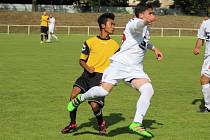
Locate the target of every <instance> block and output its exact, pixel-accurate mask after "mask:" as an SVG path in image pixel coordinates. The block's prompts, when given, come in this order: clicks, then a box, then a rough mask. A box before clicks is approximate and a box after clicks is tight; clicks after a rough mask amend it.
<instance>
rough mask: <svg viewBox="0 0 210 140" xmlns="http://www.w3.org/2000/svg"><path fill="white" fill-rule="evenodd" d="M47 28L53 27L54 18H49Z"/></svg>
mask: <svg viewBox="0 0 210 140" xmlns="http://www.w3.org/2000/svg"><path fill="white" fill-rule="evenodd" d="M49 26H53V27H54V26H55V18H54V17H50V19H49Z"/></svg>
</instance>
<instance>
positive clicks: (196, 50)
mask: <svg viewBox="0 0 210 140" xmlns="http://www.w3.org/2000/svg"><path fill="white" fill-rule="evenodd" d="M202 45H203V40H202V39H200V38H198V39H197V41H196V43H195V48H194V49H193V53H194V54H195V55H198V54H199V53H200V49H201V46H202Z"/></svg>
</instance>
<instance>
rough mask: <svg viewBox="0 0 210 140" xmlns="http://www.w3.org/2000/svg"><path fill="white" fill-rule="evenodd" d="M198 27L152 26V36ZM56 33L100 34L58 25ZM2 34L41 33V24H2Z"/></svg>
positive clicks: (176, 34) (178, 34) (86, 28)
mask: <svg viewBox="0 0 210 140" xmlns="http://www.w3.org/2000/svg"><path fill="white" fill-rule="evenodd" d="M124 28H125V27H115V33H114V35H122V33H123V30H124ZM197 30H198V29H192V28H151V35H152V36H161V37H165V36H172V37H183V36H196V34H197ZM55 32H56V34H66V35H73V34H84V35H88V36H90V35H96V34H98V26H56V28H55ZM0 33H1V34H8V35H9V34H13V33H26V34H28V35H30V34H37V33H40V26H39V25H0Z"/></svg>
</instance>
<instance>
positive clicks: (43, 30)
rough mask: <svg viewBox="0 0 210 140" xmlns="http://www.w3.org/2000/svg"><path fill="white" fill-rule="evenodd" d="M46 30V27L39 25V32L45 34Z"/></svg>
mask: <svg viewBox="0 0 210 140" xmlns="http://www.w3.org/2000/svg"><path fill="white" fill-rule="evenodd" d="M47 32H48V27H45V26H41V33H44V34H46V35H47Z"/></svg>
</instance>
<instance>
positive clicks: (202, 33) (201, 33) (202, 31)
mask: <svg viewBox="0 0 210 140" xmlns="http://www.w3.org/2000/svg"><path fill="white" fill-rule="evenodd" d="M197 37H198V38H200V39H205V37H206V36H205V21H203V23H202V24H201V26H200V29H198V34H197Z"/></svg>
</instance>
